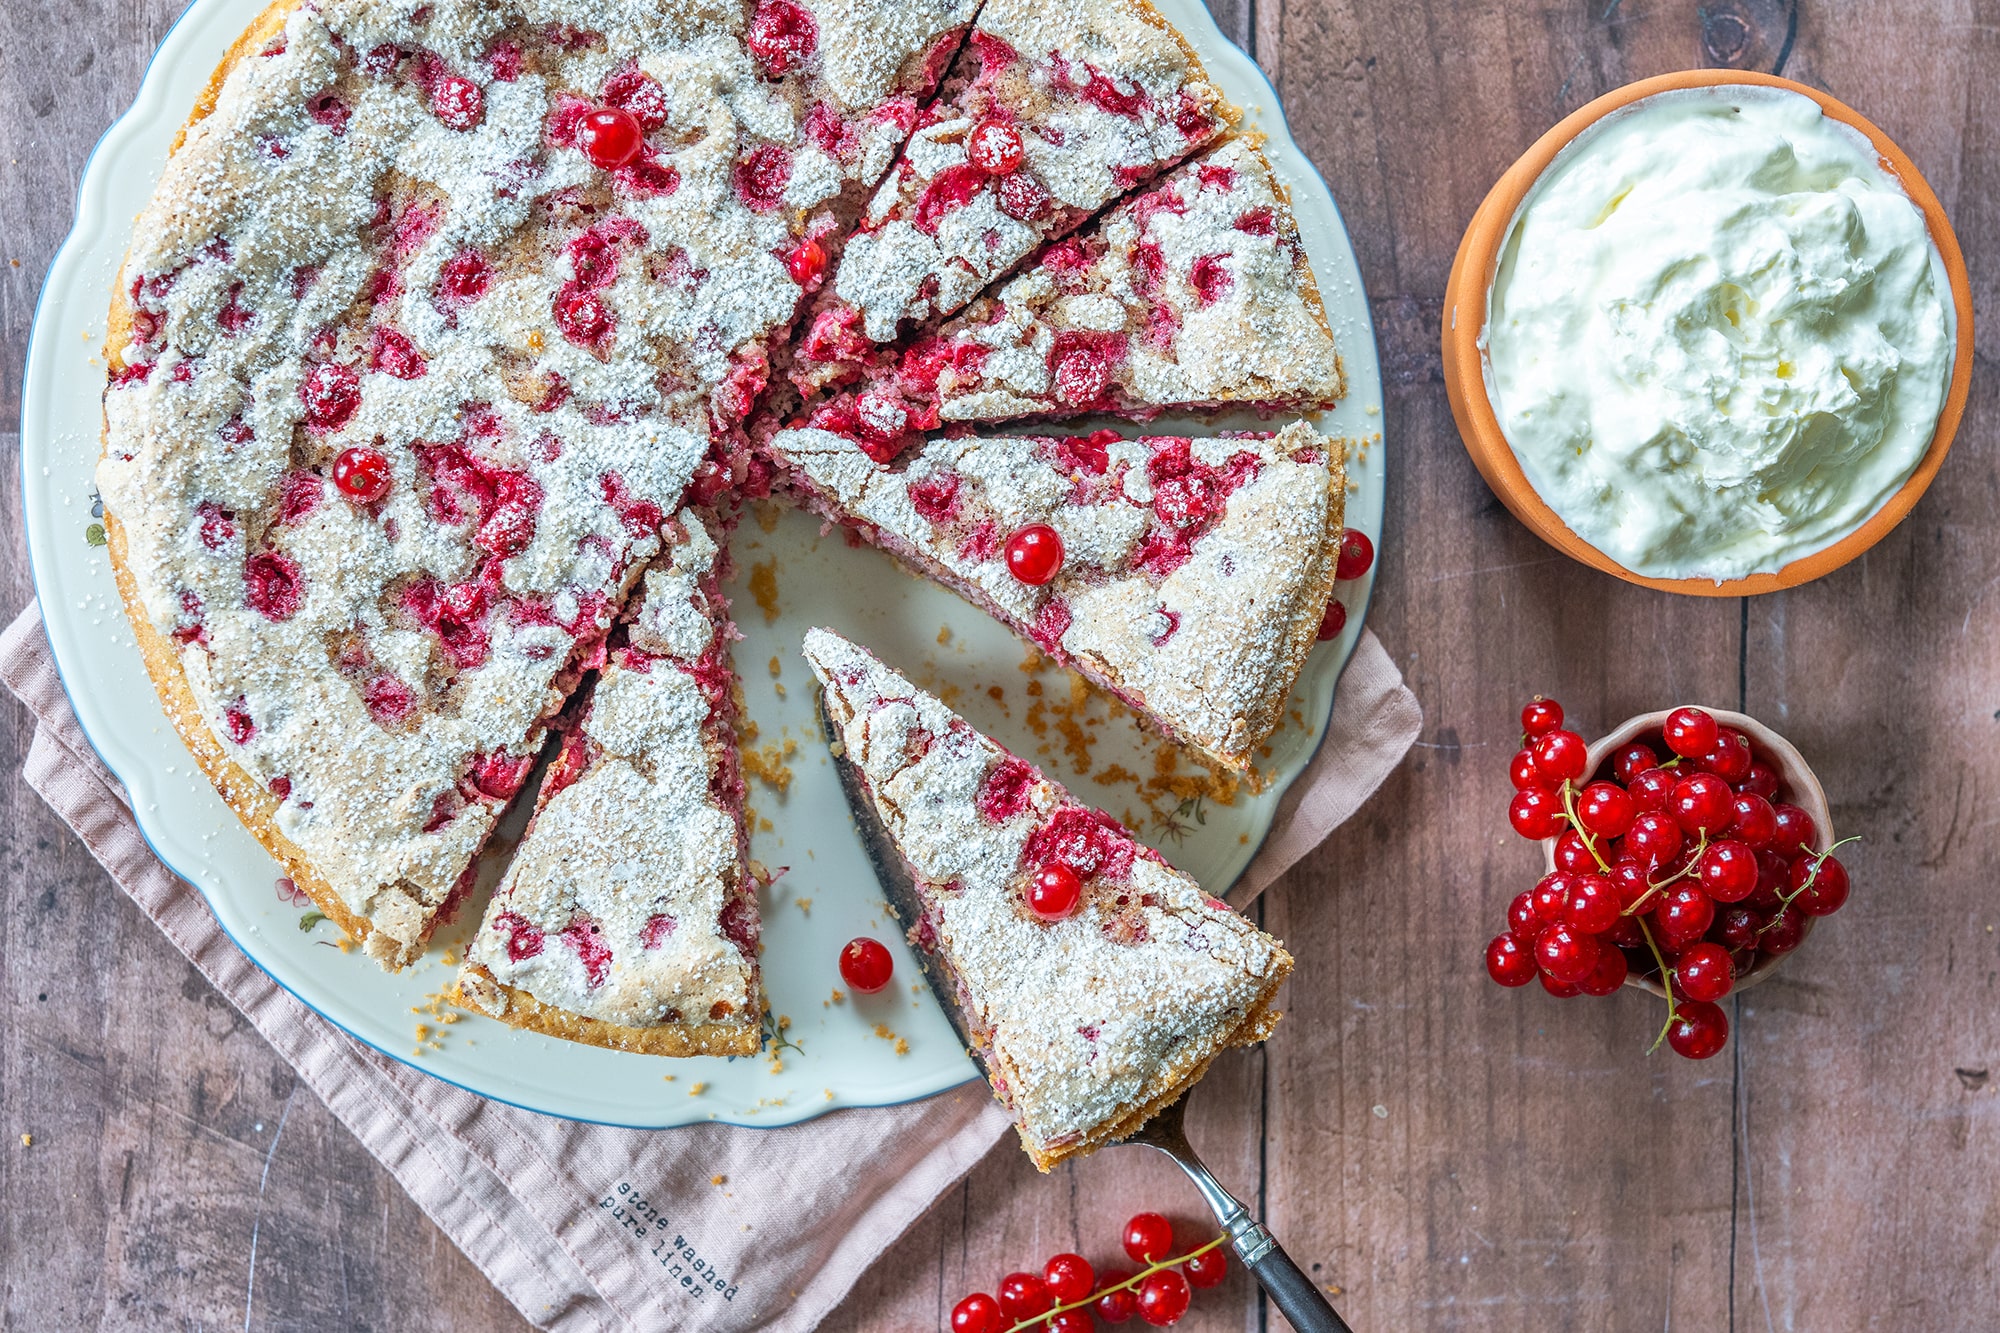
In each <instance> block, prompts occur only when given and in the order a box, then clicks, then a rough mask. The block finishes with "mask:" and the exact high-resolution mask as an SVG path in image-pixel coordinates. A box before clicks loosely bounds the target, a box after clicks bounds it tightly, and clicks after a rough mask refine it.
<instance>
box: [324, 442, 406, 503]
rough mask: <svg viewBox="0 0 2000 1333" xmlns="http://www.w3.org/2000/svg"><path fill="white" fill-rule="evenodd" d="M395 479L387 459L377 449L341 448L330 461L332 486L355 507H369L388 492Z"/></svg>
mask: <svg viewBox="0 0 2000 1333" xmlns="http://www.w3.org/2000/svg"><path fill="white" fill-rule="evenodd" d="M394 479H395V478H394V477H393V476H392V475H391V473H390V471H389V460H388V458H386V457H385V456H384V455H383V453H382V451H381V450H379V449H369V448H366V447H363V446H356V447H355V448H352V449H343V450H341V452H340V457H338V458H336V459H334V460H333V484H334V485H335V486H337V487H339V488H340V492H341V494H343V495H345V496H347V498H348V499H350V500H353V501H354V502H355V503H356V504H364V505H372V504H374V503H375V502H376V501H377V500H380V499H381V498H382V497H383V496H385V495H387V494H388V493H389V483H390V482H391V481H393V480H394Z"/></svg>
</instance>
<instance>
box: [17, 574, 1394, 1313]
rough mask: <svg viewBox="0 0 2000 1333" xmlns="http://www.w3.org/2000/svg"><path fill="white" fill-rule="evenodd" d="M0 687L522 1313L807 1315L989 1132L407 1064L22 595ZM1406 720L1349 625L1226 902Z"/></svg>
mask: <svg viewBox="0 0 2000 1333" xmlns="http://www.w3.org/2000/svg"><path fill="white" fill-rule="evenodd" d="M0 680H4V681H5V683H6V685H7V687H8V688H9V689H10V690H12V691H13V692H14V694H15V695H17V696H18V697H19V698H20V699H21V701H22V702H23V703H25V704H26V705H27V706H28V708H29V709H30V710H31V711H32V712H33V713H34V715H35V718H36V722H37V726H36V730H35V738H34V742H33V744H32V746H31V747H30V749H29V751H28V759H27V763H26V765H25V769H24V776H25V777H26V778H27V781H28V784H29V785H30V786H32V787H33V788H34V789H35V790H36V791H37V792H39V793H40V794H41V796H42V799H43V800H45V801H47V802H48V803H49V805H50V806H51V807H52V808H53V809H54V810H55V812H56V813H57V814H58V815H59V816H61V817H62V819H63V821H64V822H65V823H67V824H68V825H69V826H70V827H71V828H72V829H74V830H75V831H76V834H77V836H78V837H80V838H82V839H83V841H84V844H85V845H86V846H88V847H89V848H90V851H91V854H92V855H94V856H95V857H96V858H97V859H98V861H99V862H100V863H101V864H102V865H103V866H104V868H105V869H106V870H107V871H109V872H110V874H111V877H112V878H113V879H114V880H116V881H117V882H118V886H119V887H120V888H122V889H123V890H124V891H125V892H126V894H128V895H129V896H130V897H131V898H132V900H133V901H134V902H135V903H137V904H138V905H139V907H140V909H141V910H142V911H144V912H145V913H146V914H147V915H148V916H150V917H151V918H152V919H153V920H154V921H155V922H156V923H158V925H159V927H160V929H161V930H163V931H165V932H166V935H167V938H169V939H170V940H172V941H173V942H174V945H175V946H176V947H177V948H179V949H180V951H181V952H182V953H184V954H186V955H187V957H188V959H189V961H191V962H192V963H194V965H195V966H196V967H198V968H199V969H200V970H201V972H202V975H204V976H205V977H207V978H208V980H209V982H210V984H211V985H213V986H214V987H215V988H216V989H217V990H219V991H221V992H222V993H223V994H224V995H225V996H227V997H228V998H229V1000H230V1002H231V1003H233V1004H234V1005H235V1006H236V1007H237V1008H238V1009H240V1010H242V1011H243V1014H244V1016H245V1017H246V1018H248V1019H249V1020H250V1021H251V1022H252V1023H254V1024H255V1025H256V1027H257V1030H258V1031H259V1032H261V1033H262V1034H263V1035H264V1039H265V1040H266V1041H268V1042H270V1043H271V1045H272V1046H273V1047H275V1048H276V1049H277V1050H278V1052H279V1054H281V1055H283V1056H284V1057H285V1059H287V1060H288V1061H290V1062H291V1064H292V1065H293V1067H294V1068H296V1069H297V1070H298V1071H299V1075H300V1077H301V1078H303V1079H304V1080H305V1081H306V1082H307V1084H309V1085H310V1086H311V1087H312V1089H313V1091H314V1092H315V1093H317V1094H318V1095H319V1097H320V1099H321V1100H322V1101H324V1102H325V1103H326V1104H327V1106H328V1107H329V1108H331V1109H332V1111H333V1113H334V1114H335V1115H337V1116H339V1117H340V1119H341V1121H342V1122H343V1123H344V1124H345V1125H346V1126H347V1127H348V1129H349V1130H351V1131H352V1132H353V1133H354V1135H355V1136H356V1137H357V1138H359V1139H360V1140H361V1141H362V1143H364V1144H365V1145H367V1147H368V1150H369V1151H370V1152H372V1153H373V1154H374V1155H375V1156H376V1158H377V1159H378V1160H380V1161H381V1162H382V1164H383V1165H384V1166H386V1167H388V1168H389V1170H390V1171H392V1172H393V1173H395V1176H396V1179H397V1180H398V1181H400V1182H401V1183H402V1186H403V1188H404V1189H406V1190H408V1191H409V1193H410V1196H411V1197H412V1198H414V1199H415V1200H416V1201H417V1203H418V1204H419V1205H420V1206H421V1207H422V1208H423V1210H424V1211H425V1212H426V1213H428V1214H429V1215H430V1217H431V1218H432V1220H434V1221H435V1222H436V1223H437V1224H438V1226H439V1227H441V1228H442V1229H443V1230H444V1231H445V1233H446V1234H447V1235H449V1236H450V1237H451V1238H452V1240H453V1241H455V1242H456V1243H457V1244H458V1246H459V1248H460V1249H462V1250H464V1251H465V1253H466V1255H467V1256H468V1257H470V1258H471V1259H472V1261H473V1262H474V1263H475V1264H477V1265H478V1266H479V1268H480V1271H481V1272H483V1273H485V1274H486V1276H487V1277H488V1278H490V1279H491V1280H492V1281H493V1283H494V1285H495V1286H497V1287H498V1288H499V1289H500V1291H501V1293H502V1294H503V1295H505V1296H506V1297H507V1299H508V1300H510V1301H512V1302H513V1303H514V1305H515V1306H516V1308H518V1309H519V1310H520V1311H521V1313H522V1315H523V1316H525V1317H526V1318H527V1320H528V1321H529V1322H530V1323H532V1324H534V1325H535V1326H536V1327H538V1328H545V1329H556V1330H563V1331H564V1333H568V1331H569V1330H584V1329H621V1328H644V1329H658V1328H682V1329H696V1328H699V1329H715V1330H735V1329H774V1330H796V1329H809V1328H811V1327H813V1325H815V1324H816V1323H818V1322H819V1321H820V1320H821V1319H822V1318H824V1317H825V1316H826V1314H827V1313H828V1312H829V1311H830V1310H832V1309H833V1307H834V1306H835V1304H837V1303H838V1302H839V1301H840V1299H841V1297H842V1296H844V1295H845V1294H846V1293H847V1291H848V1289H849V1288H850V1287H851V1286H852V1285H853V1284H854V1281H855V1279H857V1278H858V1277H860V1275H861V1273H862V1272H863V1270H865V1269H866V1268H867V1267H868V1265H869V1264H870V1263H872V1262H873V1261H874V1259H875V1258H876V1256H877V1255H879V1254H880V1253H881V1252H882V1251H883V1250H884V1249H886V1248H887V1247H888V1246H889V1245H890V1244H891V1243H892V1242H894V1241H895V1239H896V1238H897V1237H898V1236H900V1235H901V1234H902V1233H903V1231H904V1230H905V1228H907V1227H908V1226H909V1225H910V1224H911V1223H912V1222H914V1221H915V1220H916V1219H917V1217H918V1216H919V1215H920V1214H921V1213H923V1211H924V1210H925V1209H926V1208H928V1207H929V1206H930V1204H931V1202H932V1201H933V1200H934V1199H936V1198H937V1196H938V1195H939V1194H940V1193H942V1192H943V1191H944V1190H946V1189H948V1188H949V1187H950V1186H951V1185H952V1184H953V1183H954V1182H956V1181H957V1180H958V1178H959V1177H960V1176H962V1175H964V1174H965V1172H966V1171H968V1170H970V1169H971V1167H972V1166H973V1164H974V1163H976V1162H977V1161H978V1160H979V1159H980V1158H981V1157H982V1156H984V1155H985V1153H986V1151H987V1150H988V1149H989V1148H991V1147H992V1146H993V1144H994V1143H995V1141H997V1140H998V1139H999V1138H1000V1137H1001V1136H1002V1135H1003V1134H1004V1133H1005V1131H1006V1130H1007V1128H1008V1124H1009V1122H1008V1118H1007V1116H1006V1115H1005V1114H1004V1113H1003V1112H1002V1111H1001V1110H1000V1108H999V1106H998V1105H996V1104H995V1103H994V1101H993V1099H992V1098H991V1097H990V1096H989V1095H988V1094H987V1091H986V1089H985V1088H984V1087H983V1086H981V1085H978V1084H973V1085H969V1086H966V1087H961V1088H957V1089H953V1090H952V1091H949V1092H945V1093H941V1094H939V1095H938V1096H936V1097H932V1098H930V1099H928V1100H925V1101H921V1102H913V1103H910V1104H908V1105H904V1106H891V1107H881V1108H876V1109H869V1110H850V1111H838V1112H834V1113H833V1114H831V1115H827V1116H822V1117H821V1118H819V1119H817V1120H813V1121H808V1122H806V1123H804V1124H800V1125H793V1126H788V1127H785V1128H779V1129H743V1128H738V1127H734V1126H728V1125H692V1126H689V1127H686V1128H683V1129H675V1130H630V1129H613V1128H608V1127H605V1126H601V1125H587V1124H580V1123H577V1122H575V1121H569V1120H560V1119H556V1118H554V1117H551V1116H544V1115H538V1114H536V1113H534V1112H532V1111H523V1110H520V1109H518V1108H515V1107H511V1106H504V1105H501V1104H499V1103H497V1102H490V1101H487V1100H485V1099H484V1098H482V1097H478V1096H476V1095H474V1094H472V1093H469V1092H466V1091H464V1090H462V1089H460V1088H456V1087H453V1086H452V1085H450V1084H448V1083H444V1082H441V1081H439V1080H437V1079H434V1078H432V1077H430V1076H429V1075H427V1074H423V1073H419V1072H418V1071H417V1070H415V1069H412V1068H411V1067H409V1066H407V1065H404V1064H399V1063H398V1062H396V1061H394V1060H391V1059H389V1058H387V1057H386V1056H382V1055H380V1054H377V1053H376V1052H375V1051H373V1050H370V1049H369V1048H367V1047H365V1046H363V1045H361V1044H360V1043H359V1042H356V1041H355V1040H353V1039H352V1038H350V1037H349V1036H347V1035H346V1034H345V1033H343V1032H342V1031H340V1029H338V1028H337V1027H335V1026H334V1025H333V1024H332V1023H329V1022H327V1021H326V1020H325V1019H323V1018H321V1017H319V1016H318V1015H317V1014H315V1013H313V1012H312V1011H311V1010H310V1009H308V1008H306V1007H305V1006H304V1005H303V1004H301V1003H300V1002H299V1001H297V1000H295V999H293V998H292V996H291V995H290V994H289V993H287V992H286V991H285V990H284V989H282V988H281V987H280V986H278V985H277V983H276V982H274V981H272V980H271V978H270V977H269V976H267V975H265V974H264V973H263V972H262V971H261V970H259V969H258V968H257V966H256V965H255V964H254V963H252V962H251V961H250V960H249V958H247V957H246V956H245V955H244V954H243V953H242V952H240V951H239V950H238V949H237V948H236V946H235V945H234V944H232V943H231V942H230V941H229V938H228V937H227V936H226V935H224V934H223V932H222V930H221V928H220V927H219V926H217V925H216V923H215V919H214V917H213V916H211V915H210V914H209V910H208V905H207V903H206V902H205V901H204V900H203V898H202V896H201V895H200V893H198V892H197V891H196V890H195V889H194V888H192V887H191V886H190V885H188V884H187V883H186V882H185V881H183V880H181V879H180V878H178V877H177V876H175V875H174V874H173V873H172V872H171V871H169V870H168V869H167V868H166V867H165V866H164V865H162V864H161V863H160V861H159V860H158V859H157V858H155V857H154V856H153V854H152V852H151V851H150V850H149V849H148V848H147V846H146V843H145V840H144V839H143V838H142V837H141V836H140V834H139V830H138V826H137V825H136V824H135V823H134V822H133V819H132V816H131V813H130V811H129V810H128V809H127V807H126V803H125V793H124V790H123V788H122V787H120V785H119V784H118V781H117V779H116V778H114V777H113V776H112V775H111V773H110V772H109V771H108V770H107V769H106V768H105V767H104V765H103V764H102V763H101V762H100V761H99V760H98V758H97V755H96V752H95V751H93V750H92V749H91V746H90V742H89V741H88V740H87V739H86V738H85V736H84V734H83V730H82V728H81V727H79V726H78V725H77V721H76V717H75V715H74V714H73V713H71V711H70V707H69V701H68V699H67V698H66V697H65V695H64V693H63V687H62V682H61V680H60V679H59V678H58V676H57V675H56V670H55V663H54V661H53V659H52V658H51V656H50V654H49V649H48V644H47V641H46V639H45V638H44V636H43V633H42V621H41V613H40V609H39V608H38V607H36V606H29V607H28V608H27V609H26V610H24V611H22V612H21V614H20V615H19V616H18V617H16V618H15V620H14V622H13V624H12V625H10V626H9V627H8V628H7V630H6V632H5V634H4V635H0ZM1421 721H1422V717H1421V714H1420V712H1419V710H1418V708H1417V701H1416V698H1415V696H1414V695H1412V694H1411V693H1410V691H1409V689H1408V688H1407V687H1405V686H1404V684H1403V679H1402V675H1401V674H1400V673H1399V672H1398V671H1397V670H1396V667H1395V664H1394V663H1393V662H1391V661H1390V659H1389V655H1388V654H1387V653H1386V652H1384V651H1383V649H1382V646H1381V644H1380V643H1378V642H1377V641H1376V639H1375V636H1374V635H1373V634H1368V633H1364V634H1363V635H1362V638H1361V642H1360V644H1359V645H1358V646H1357V647H1356V649H1355V653H1354V657H1353V660H1352V661H1350V662H1349V663H1348V666H1347V670H1346V672H1345V674H1344V675H1343V676H1342V677H1341V681H1340V689H1339V691H1338V692H1337V694H1336V696H1335V701H1334V709H1333V720H1332V723H1331V725H1330V727H1329V728H1328V731H1327V736H1326V740H1325V741H1324V743H1323V744H1322V745H1321V747H1320V750H1319V753H1318V755H1317V756H1316V757H1315V758H1314V759H1313V762H1312V764H1311V766H1310V767H1309V768H1308V769H1307V770H1306V772H1305V773H1304V774H1303V775H1302V776H1301V777H1300V778H1299V780H1298V781H1297V783H1295V784H1294V786H1293V787H1292V789H1291V791H1290V792H1289V793H1288V794H1287V795H1286V798H1285V800H1284V802H1283V803H1282V805H1281V806H1280V810H1279V815H1278V819H1277V822H1276V824H1275V825H1274V826H1273V828H1272V830H1271V836H1270V838H1269V840H1268V841H1267V842H1266V843H1265V846H1264V849H1263V851H1262V853H1260V854H1259V856H1258V857H1257V859H1256V861H1255V862H1253V863H1252V864H1251V866H1250V869H1249V870H1248V872H1246V873H1245V875H1244V876H1243V879H1242V880H1241V881H1240V882H1239V883H1238V884H1237V886H1236V888H1235V889H1234V890H1233V891H1232V892H1231V893H1230V895H1229V896H1230V898H1231V900H1232V901H1233V902H1235V903H1236V904H1237V905H1238V906H1241V905H1243V904H1245V903H1247V902H1249V901H1250V900H1251V899H1253V898H1255V897H1256V896H1257V894H1259V893H1261V892H1262V891H1263V890H1264V888H1265V887H1266V886H1268V885H1269V884H1270V883H1271V882H1272V881H1273V880H1275V879H1276V878H1277V877H1278V876H1279V875H1280V874H1282V873H1284V871H1285V870H1287V869H1288V868H1290V866H1291V865H1292V864H1293V863H1294V862H1295V861H1297V860H1298V859H1299V858H1300V857H1301V856H1303V855H1304V854H1305V853H1307V852H1308V851H1310V850H1312V849H1313V848H1314V847H1316V846H1318V845H1319V843H1320V842H1321V841H1322V840H1323V839H1324V838H1325V837H1326V835H1327V834H1328V833H1330V832H1331V831H1332V830H1333V829H1334V828H1335V827H1336V826H1337V825H1338V824H1340V823H1341V821H1343V820H1345V819H1346V818H1347V817H1348V816H1349V815H1351V814H1353V813H1354V811H1355V810H1356V809H1357V808H1359V806H1360V805H1361V803H1362V801H1364V800H1365V799H1367V797H1368V794H1369V793H1370V792H1372V791H1374V790H1375V788H1376V787H1377V786H1378V785H1380V783H1381V781H1382V779H1383V778H1385V777H1386V776H1388V774H1389V772H1390V770H1391V769H1393V768H1394V767H1395V766H1396V764H1397V763H1398V762H1399V761H1400V760H1401V759H1402V757H1403V755H1404V754H1405V753H1406V752H1407V751H1408V750H1409V747H1410V743H1411V742H1412V741H1413V740H1415V739H1416V735H1417V729H1418V726H1419V724H1420V723H1421ZM718 1174H719V1175H723V1176H726V1177H727V1178H728V1180H729V1185H730V1188H729V1191H728V1197H727V1198H718V1194H719V1193H720V1192H719V1191H718V1190H716V1189H715V1188H714V1187H713V1186H712V1185H711V1184H710V1179H711V1177H713V1176H716V1175H718Z"/></svg>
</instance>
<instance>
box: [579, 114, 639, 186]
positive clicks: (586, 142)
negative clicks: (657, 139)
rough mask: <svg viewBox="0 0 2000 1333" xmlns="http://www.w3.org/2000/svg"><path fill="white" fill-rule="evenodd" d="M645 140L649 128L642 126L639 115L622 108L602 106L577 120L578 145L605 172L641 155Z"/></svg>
mask: <svg viewBox="0 0 2000 1333" xmlns="http://www.w3.org/2000/svg"><path fill="white" fill-rule="evenodd" d="M645 143H646V131H645V130H643V129H641V128H640V126H639V118H638V117H637V116H635V115H633V114H632V113H631V112H630V111H627V110H625V109H624V108H623V107H616V106H606V107H599V108H598V109H597V110H595V111H592V112H590V113H589V114H588V115H586V116H585V117H584V118H583V119H582V120H581V121H579V122H577V127H576V146H577V147H578V148H581V149H582V150H583V155H584V156H585V157H587V158H589V159H590V164H591V165H592V166H594V167H602V168H603V169H604V170H606V171H615V170H617V169H618V168H619V167H622V166H624V165H625V164H626V163H627V162H630V161H631V160H632V159H633V158H635V157H637V156H639V150H640V149H641V148H643V147H644V146H645Z"/></svg>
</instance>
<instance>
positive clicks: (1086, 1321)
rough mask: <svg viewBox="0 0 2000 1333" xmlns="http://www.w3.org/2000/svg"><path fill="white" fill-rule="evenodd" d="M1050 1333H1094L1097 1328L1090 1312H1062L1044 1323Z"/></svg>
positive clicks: (1051, 1316)
mask: <svg viewBox="0 0 2000 1333" xmlns="http://www.w3.org/2000/svg"><path fill="white" fill-rule="evenodd" d="M1042 1327H1043V1328H1045V1329H1047V1330H1048V1333H1092V1330H1094V1329H1095V1328H1096V1327H1097V1324H1096V1321H1094V1320H1093V1319H1091V1317H1090V1311H1088V1310H1062V1311H1059V1312H1057V1313H1055V1314H1052V1315H1050V1316H1049V1317H1048V1319H1046V1320H1045V1321H1043V1324H1042Z"/></svg>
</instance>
